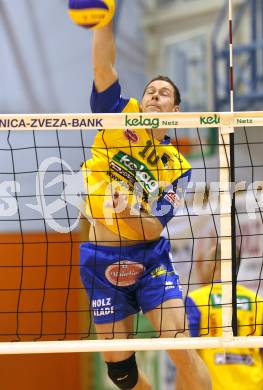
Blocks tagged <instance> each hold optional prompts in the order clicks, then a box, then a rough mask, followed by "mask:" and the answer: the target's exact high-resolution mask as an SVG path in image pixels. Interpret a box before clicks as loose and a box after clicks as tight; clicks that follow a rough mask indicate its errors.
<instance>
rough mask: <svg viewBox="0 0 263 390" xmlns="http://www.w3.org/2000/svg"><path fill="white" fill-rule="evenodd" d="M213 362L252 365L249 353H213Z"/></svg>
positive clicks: (252, 361)
mask: <svg viewBox="0 0 263 390" xmlns="http://www.w3.org/2000/svg"><path fill="white" fill-rule="evenodd" d="M215 364H218V365H221V364H243V365H245V366H253V365H254V360H253V357H252V356H250V355H246V354H237V353H228V352H224V353H216V354H215Z"/></svg>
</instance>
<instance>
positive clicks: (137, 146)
mask: <svg viewBox="0 0 263 390" xmlns="http://www.w3.org/2000/svg"><path fill="white" fill-rule="evenodd" d="M91 109H92V111H93V112H95V113H99V112H101V113H109V112H111V113H112V112H114V113H121V112H122V113H136V112H140V104H139V102H138V101H137V100H136V99H134V98H129V99H125V98H123V97H122V96H121V88H120V85H119V82H118V81H116V82H115V83H113V85H111V86H110V87H109V88H108V89H107V90H105V91H104V92H101V93H98V92H97V91H96V88H95V86H94V87H93V91H92V95H91ZM82 169H83V174H84V179H85V184H86V187H87V203H86V204H87V210H86V211H87V214H88V215H89V216H90V217H91V218H92V219H94V220H97V221H99V222H100V223H103V224H104V225H106V226H107V227H108V228H109V229H110V230H111V231H112V232H114V233H116V234H118V235H120V236H122V237H125V238H127V239H131V240H143V239H144V238H143V237H142V236H141V235H140V234H139V233H138V232H136V231H134V230H133V229H132V228H131V227H130V226H129V221H128V220H125V219H121V218H118V215H117V213H116V214H113V215H111V217H110V218H109V219H107V216H105V207H106V208H107V199H109V197H110V195H111V191H112V189H111V184H112V183H113V182H114V183H115V184H114V186H115V188H116V183H117V185H118V183H119V184H120V186H124V188H125V191H127V195H128V202H129V204H130V205H133V206H135V208H136V204H137V203H138V205H137V207H138V208H139V209H140V210H143V211H145V212H147V213H149V214H151V215H155V216H156V217H157V218H159V220H160V222H161V223H162V224H163V226H165V225H166V223H167V222H168V221H169V220H170V219H171V218H172V216H173V215H174V210H175V208H176V207H178V202H179V201H178V197H179V195H178V194H180V193H182V192H183V190H184V189H185V188H186V186H187V184H188V181H189V178H190V173H191V167H190V164H189V162H188V161H187V160H186V159H185V158H184V157H183V156H182V155H181V154H180V153H179V152H178V150H177V149H176V148H175V147H174V146H173V145H171V144H170V141H169V137H166V138H165V139H164V141H163V142H159V141H158V140H156V139H155V138H153V136H152V135H151V133H150V132H148V131H147V130H146V129H138V130H137V129H136V130H133V129H129V128H127V129H125V130H120V129H113V130H107V129H104V130H102V131H99V132H98V133H97V135H96V137H95V140H94V143H93V146H92V158H91V159H90V160H88V161H86V162H85V163H84V164H83V166H82ZM169 185H170V186H169ZM153 210H154V211H153ZM163 210H167V211H165V212H164V211H163Z"/></svg>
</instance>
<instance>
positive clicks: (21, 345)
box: [0, 337, 263, 355]
mask: <svg viewBox="0 0 263 390" xmlns="http://www.w3.org/2000/svg"><path fill="white" fill-rule="evenodd" d="M262 346H263V337H234V338H229V339H228V338H222V337H193V338H188V337H181V338H161V339H159V338H156V339H128V340H127V339H126V340H120V339H119V340H116V339H115V340H78V341H38V342H34V341H32V342H12V343H6V342H2V343H0V355H1V354H7V355H14V354H31V353H72V352H97V351H100V352H102V351H104V352H105V351H113V350H115V351H158V350H159V351H160V350H161V351H162V350H163V351H165V350H166V351H168V350H171V349H200V348H202V349H207V348H260V347H262Z"/></svg>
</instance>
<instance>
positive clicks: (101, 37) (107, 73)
mask: <svg viewBox="0 0 263 390" xmlns="http://www.w3.org/2000/svg"><path fill="white" fill-rule="evenodd" d="M115 57H116V45H115V38H114V34H113V27H112V22H111V23H109V24H108V25H107V26H105V27H103V28H100V29H98V30H95V31H94V32H93V42H92V62H93V73H94V82H95V86H96V89H97V92H103V91H105V90H106V89H107V88H108V87H109V86H110V85H112V84H113V83H114V81H116V80H117V78H118V75H117V71H116V69H115V67H114V66H115Z"/></svg>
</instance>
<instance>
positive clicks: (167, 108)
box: [141, 80, 179, 112]
mask: <svg viewBox="0 0 263 390" xmlns="http://www.w3.org/2000/svg"><path fill="white" fill-rule="evenodd" d="M141 109H142V112H175V111H179V106H178V105H176V104H175V101H174V89H173V86H172V85H171V84H170V83H168V82H167V81H164V80H155V81H153V82H152V83H151V84H149V85H148V87H147V88H146V91H145V93H144V96H143V98H142V101H141Z"/></svg>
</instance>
